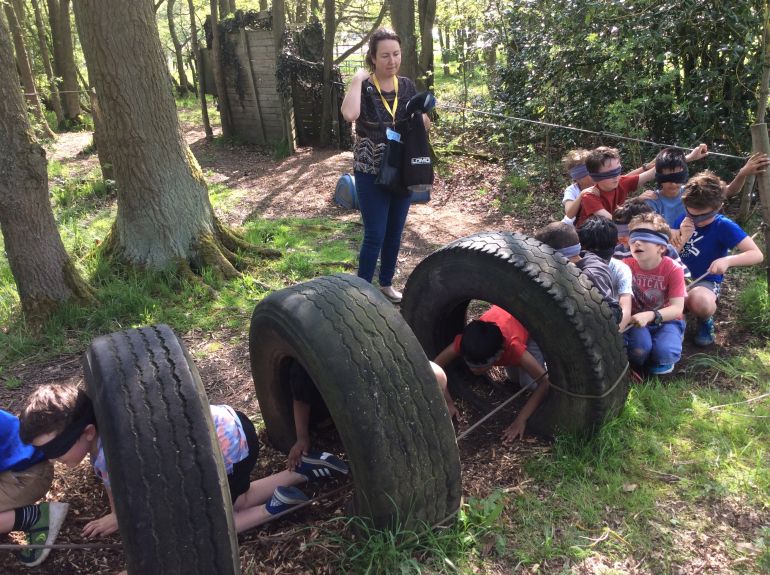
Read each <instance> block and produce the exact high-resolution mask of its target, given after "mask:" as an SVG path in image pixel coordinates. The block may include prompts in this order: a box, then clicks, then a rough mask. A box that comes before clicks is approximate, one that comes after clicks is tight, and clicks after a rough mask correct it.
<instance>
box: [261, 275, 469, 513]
mask: <svg viewBox="0 0 770 575" xmlns="http://www.w3.org/2000/svg"><path fill="white" fill-rule="evenodd" d="M249 353H250V356H251V372H252V375H253V377H254V385H255V387H256V393H257V399H258V400H259V405H260V408H261V411H262V416H263V418H264V421H265V426H266V428H267V433H268V437H269V439H270V441H271V443H272V444H273V445H274V446H275V447H276V448H278V449H280V450H282V451H288V450H289V449H290V448H291V446H292V445H293V443H294V441H295V433H294V418H293V414H292V398H291V392H290V389H289V383H288V373H287V372H288V365H290V362H291V361H292V360H294V361H299V362H300V363H301V365H302V366H303V367H304V368H305V370H306V371H307V372H308V374H309V375H310V377H311V378H312V379H313V381H314V383H315V385H316V387H317V389H318V391H319V392H320V394H321V396H322V397H323V400H324V402H325V403H326V406H327V407H328V408H329V413H330V414H331V417H332V420H333V421H334V424H335V426H336V428H337V431H338V432H339V435H340V439H341V440H342V443H343V444H344V447H345V451H346V457H347V460H348V462H349V464H350V467H351V472H352V476H353V481H354V482H355V493H354V509H355V512H356V514H357V515H360V516H364V517H368V518H370V519H371V520H372V521H373V523H374V524H375V525H376V526H378V527H385V526H390V525H393V524H394V523H395V522H397V521H398V522H400V523H402V524H408V525H415V524H417V522H419V521H425V522H428V523H434V522H436V521H439V520H441V519H443V518H445V517H446V516H447V515H448V514H449V513H451V512H453V511H454V510H456V509H457V508H458V506H459V505H460V496H461V490H460V459H459V454H458V450H457V442H456V441H455V435H454V429H453V427H452V423H451V421H450V419H449V416H448V413H447V410H446V406H445V403H444V399H443V397H442V395H441V392H440V391H439V389H438V386H437V385H436V380H435V378H434V376H433V372H432V370H431V368H430V364H429V363H428V358H427V357H426V356H425V353H424V352H423V350H422V348H421V347H420V344H419V342H418V341H417V338H415V337H414V334H413V333H412V330H411V329H409V326H408V325H406V322H405V321H404V319H403V318H402V317H401V316H400V315H399V313H398V311H397V310H396V309H395V308H394V307H393V305H392V304H390V303H389V302H388V301H387V300H386V299H385V297H384V296H383V295H382V294H381V293H380V292H379V290H377V289H376V288H374V287H372V286H371V284H369V283H368V282H366V281H364V280H362V279H359V278H357V277H353V276H349V275H343V274H340V275H336V276H328V277H320V278H316V279H313V280H311V281H308V282H305V283H302V284H298V285H296V286H293V287H290V288H286V289H283V290H280V291H277V292H273V293H272V294H270V295H269V296H268V297H266V298H265V299H264V300H262V302H260V303H259V304H258V305H257V306H256V308H255V309H254V313H253V315H252V317H251V329H250V332H249Z"/></svg>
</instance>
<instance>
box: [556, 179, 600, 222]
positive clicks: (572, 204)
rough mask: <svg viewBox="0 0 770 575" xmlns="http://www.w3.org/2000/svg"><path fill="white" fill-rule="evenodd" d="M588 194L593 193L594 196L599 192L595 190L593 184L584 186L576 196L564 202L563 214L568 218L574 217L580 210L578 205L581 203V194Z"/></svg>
mask: <svg viewBox="0 0 770 575" xmlns="http://www.w3.org/2000/svg"><path fill="white" fill-rule="evenodd" d="M588 194H593V195H594V196H598V195H599V192H598V191H597V190H596V188H595V187H594V186H591V187H590V188H586V189H585V190H581V192H580V193H579V194H578V196H577V198H575V199H574V200H570V201H567V202H565V204H564V215H565V216H567V217H568V218H574V217H575V216H577V215H578V212H579V211H580V205H581V203H582V199H583V196H587V195H588Z"/></svg>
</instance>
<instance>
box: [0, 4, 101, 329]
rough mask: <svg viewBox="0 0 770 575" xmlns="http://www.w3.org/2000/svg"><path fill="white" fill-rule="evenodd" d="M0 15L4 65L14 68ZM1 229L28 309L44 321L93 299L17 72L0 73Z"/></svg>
mask: <svg viewBox="0 0 770 575" xmlns="http://www.w3.org/2000/svg"><path fill="white" fill-rule="evenodd" d="M13 65H14V64H13V52H12V49H11V44H10V42H9V35H8V30H7V29H6V26H5V22H4V21H3V19H2V18H0V70H6V71H7V70H12V69H13ZM0 229H2V232H3V238H4V240H5V251H6V253H7V255H8V263H9V264H10V267H11V272H12V273H13V277H14V280H15V281H16V287H17V289H18V292H19V298H20V300H21V306H22V310H23V311H24V314H25V316H26V317H27V318H28V320H30V321H31V322H32V323H33V324H38V323H39V322H40V321H41V320H42V319H44V318H45V317H46V316H47V315H48V314H50V313H51V312H53V311H55V310H56V309H57V308H58V307H59V306H60V305H61V304H63V303H65V302H68V301H71V300H82V301H86V300H90V299H91V297H92V296H91V291H90V288H89V287H88V285H87V284H86V283H85V282H84V281H83V280H82V278H81V277H80V275H79V274H78V272H77V270H76V269H75V267H74V266H73V265H72V261H71V260H70V258H69V256H68V255H67V252H66V251H65V250H64V244H62V241H61V237H60V236H59V231H58V230H57V228H56V221H55V220H54V216H53V211H52V210H51V204H50V200H49V196H48V173H47V166H46V159H45V151H44V150H43V148H42V147H41V146H40V145H39V144H38V143H37V142H35V141H34V139H33V138H32V136H31V130H30V126H29V121H28V120H27V111H26V106H25V104H24V99H23V98H22V96H21V92H20V91H19V84H18V82H17V81H16V75H15V74H8V73H5V74H0Z"/></svg>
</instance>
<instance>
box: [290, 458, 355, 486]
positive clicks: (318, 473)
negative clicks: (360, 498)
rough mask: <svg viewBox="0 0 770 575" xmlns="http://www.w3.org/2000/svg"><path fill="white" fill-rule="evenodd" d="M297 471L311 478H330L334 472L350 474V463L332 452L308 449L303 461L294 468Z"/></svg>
mask: <svg viewBox="0 0 770 575" xmlns="http://www.w3.org/2000/svg"><path fill="white" fill-rule="evenodd" d="M294 471H296V472H297V473H299V474H301V475H304V476H305V477H307V479H308V481H310V480H311V479H321V478H324V477H326V478H330V477H332V473H333V472H334V473H340V474H342V475H347V474H348V464H347V463H345V462H344V461H342V460H341V459H339V458H338V457H334V456H333V455H332V454H331V453H326V452H325V451H324V452H320V451H308V453H307V455H303V456H302V463H300V464H299V465H297V468H296V469H295V470H294Z"/></svg>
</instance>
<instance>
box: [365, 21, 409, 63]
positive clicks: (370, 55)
mask: <svg viewBox="0 0 770 575" xmlns="http://www.w3.org/2000/svg"><path fill="white" fill-rule="evenodd" d="M383 40H395V41H396V42H398V45H399V46H400V45H401V38H399V37H398V34H396V33H395V32H394V31H393V30H390V29H388V28H379V29H378V30H376V31H375V32H374V33H373V34H372V35H371V36H370V37H369V49H368V50H367V51H366V58H365V59H364V62H365V63H366V67H367V68H369V71H370V72H374V57H375V56H376V55H377V44H379V43H380V42H382V41H383Z"/></svg>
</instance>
